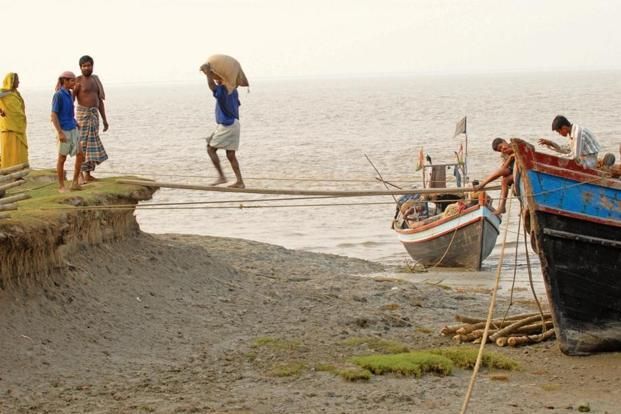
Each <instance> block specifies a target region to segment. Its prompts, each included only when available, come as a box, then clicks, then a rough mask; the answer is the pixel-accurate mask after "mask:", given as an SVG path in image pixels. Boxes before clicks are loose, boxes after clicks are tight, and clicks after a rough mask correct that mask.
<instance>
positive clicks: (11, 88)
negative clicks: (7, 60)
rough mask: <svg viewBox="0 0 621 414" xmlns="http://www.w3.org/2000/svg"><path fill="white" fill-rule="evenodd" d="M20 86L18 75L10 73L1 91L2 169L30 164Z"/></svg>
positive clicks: (0, 159)
mask: <svg viewBox="0 0 621 414" xmlns="http://www.w3.org/2000/svg"><path fill="white" fill-rule="evenodd" d="M18 86H19V77H18V76H17V73H9V74H7V75H6V76H5V77H4V81H3V82H2V89H0V168H7V167H11V166H13V165H16V164H21V163H25V162H28V141H27V140H26V110H25V106H24V100H23V99H22V96H21V95H20V93H19V92H18V91H17V87H18Z"/></svg>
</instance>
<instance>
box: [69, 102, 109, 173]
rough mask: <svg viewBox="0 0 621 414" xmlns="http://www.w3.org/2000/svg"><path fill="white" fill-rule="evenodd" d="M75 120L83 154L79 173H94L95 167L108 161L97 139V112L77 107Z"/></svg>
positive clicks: (93, 109)
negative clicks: (78, 129) (78, 127)
mask: <svg viewBox="0 0 621 414" xmlns="http://www.w3.org/2000/svg"><path fill="white" fill-rule="evenodd" d="M76 120H77V121H78V125H80V145H81V146H82V153H83V154H84V162H83V163H82V168H81V171H84V172H90V171H94V170H95V167H96V166H97V165H99V164H101V163H102V162H104V161H105V160H107V159H108V154H107V153H106V150H105V148H104V146H103V144H102V143H101V139H99V110H98V109H97V108H95V107H93V108H87V107H85V106H80V105H78V107H77V111H76Z"/></svg>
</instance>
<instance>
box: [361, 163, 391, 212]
mask: <svg viewBox="0 0 621 414" xmlns="http://www.w3.org/2000/svg"><path fill="white" fill-rule="evenodd" d="M364 156H365V158H366V159H367V161H369V164H371V167H373V169H374V170H375V172H376V173H377V175H379V179H380V180H381V182H382V183H383V184H384V187H385V188H386V190H388V184H386V181H384V177H382V174H381V173H380V172H379V170H378V169H377V168H376V167H375V164H373V161H371V158H369V156H368V155H367V154H364ZM391 195H392V199H393V200H395V204H397V206H398V205H399V202H398V201H397V197H395V195H394V194H391Z"/></svg>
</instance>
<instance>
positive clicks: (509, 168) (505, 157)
mask: <svg viewBox="0 0 621 414" xmlns="http://www.w3.org/2000/svg"><path fill="white" fill-rule="evenodd" d="M492 149H493V150H494V151H496V152H499V153H500V155H501V158H502V165H501V166H500V168H498V169H497V170H495V171H494V172H492V173H491V174H490V175H488V176H487V177H486V178H485V179H484V180H483V182H482V183H481V184H479V185H476V186H475V187H474V189H475V191H481V190H483V189H484V188H485V186H486V185H487V184H489V183H491V182H492V181H494V180H496V179H498V178H502V182H501V191H500V202H499V203H498V208H497V209H496V210H495V211H494V214H496V215H497V216H500V215H501V214H504V213H505V212H506V208H505V205H506V203H507V196H508V195H509V188H510V187H511V186H512V185H513V166H514V164H515V155H514V154H513V149H512V148H511V145H510V144H509V143H508V142H507V140H505V139H503V138H495V139H494V141H492Z"/></svg>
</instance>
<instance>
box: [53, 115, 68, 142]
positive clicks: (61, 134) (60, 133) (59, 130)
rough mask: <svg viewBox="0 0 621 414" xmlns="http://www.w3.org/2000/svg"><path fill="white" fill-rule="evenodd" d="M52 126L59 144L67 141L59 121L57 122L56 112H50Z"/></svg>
mask: <svg viewBox="0 0 621 414" xmlns="http://www.w3.org/2000/svg"><path fill="white" fill-rule="evenodd" d="M51 118H52V125H54V129H55V130H56V133H57V134H58V139H59V140H60V141H61V142H65V141H67V137H66V136H65V133H64V132H63V129H62V128H61V127H60V121H59V120H58V114H56V112H52V117H51Z"/></svg>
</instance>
